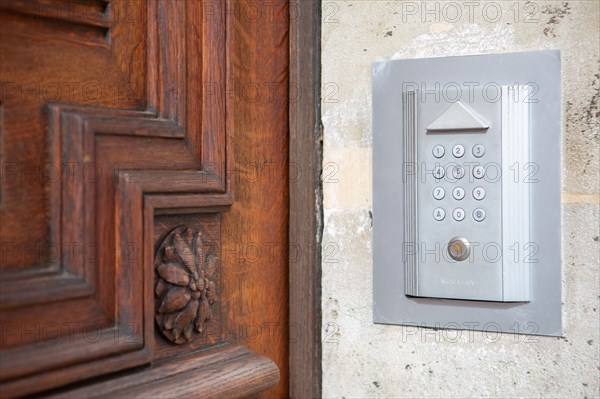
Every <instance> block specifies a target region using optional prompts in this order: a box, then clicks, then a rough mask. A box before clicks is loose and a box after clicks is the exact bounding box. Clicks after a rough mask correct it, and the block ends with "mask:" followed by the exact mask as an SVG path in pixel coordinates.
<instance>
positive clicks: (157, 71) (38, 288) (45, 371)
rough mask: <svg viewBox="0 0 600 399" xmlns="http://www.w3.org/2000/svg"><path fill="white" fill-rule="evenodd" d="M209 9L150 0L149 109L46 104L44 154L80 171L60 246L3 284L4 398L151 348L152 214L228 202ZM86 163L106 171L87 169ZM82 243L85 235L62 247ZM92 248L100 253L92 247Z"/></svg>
mask: <svg viewBox="0 0 600 399" xmlns="http://www.w3.org/2000/svg"><path fill="white" fill-rule="evenodd" d="M203 6H205V5H204V4H203V3H202V2H187V1H185V2H180V1H171V0H156V1H149V2H147V3H145V10H144V14H145V15H144V22H145V23H146V24H147V26H146V35H147V38H148V42H147V50H146V55H147V59H148V62H147V64H146V68H147V71H146V75H147V82H146V85H147V87H146V91H147V110H146V111H133V110H119V109H108V108H96V107H87V106H77V105H68V104H48V105H47V110H48V115H49V123H48V126H49V132H48V133H49V136H48V148H49V160H48V161H49V162H51V163H53V164H56V165H70V166H72V169H69V171H70V172H72V176H73V178H67V179H64V178H63V179H59V181H57V182H55V183H53V184H50V186H49V204H50V212H49V220H50V222H49V225H50V243H52V244H55V245H56V246H57V248H59V249H60V251H61V252H60V254H59V256H57V257H55V258H56V259H53V260H52V261H51V262H49V263H48V264H47V265H44V267H43V268H41V269H40V270H39V272H38V271H36V273H35V274H32V275H14V276H13V275H10V274H9V275H6V276H3V277H2V281H1V282H0V308H1V309H0V310H2V313H1V314H0V323H2V325H3V328H4V331H3V339H4V340H3V342H2V348H1V350H0V384H1V385H0V389H1V391H2V395H3V396H8V397H12V396H23V395H28V394H32V393H35V392H40V391H42V390H47V389H51V388H55V387H58V386H61V385H66V384H68V383H71V382H75V381H78V380H82V379H85V378H90V377H94V376H97V375H100V374H104V373H106V372H107V371H111V372H114V371H118V370H122V369H125V368H130V367H134V366H138V365H142V364H145V363H148V362H150V361H151V360H152V359H153V351H154V315H155V306H154V300H153V299H154V289H155V286H154V276H155V272H154V257H155V251H154V250H155V242H154V237H153V231H154V217H155V214H156V213H159V212H161V213H162V212H176V213H178V212H181V213H186V212H189V211H190V210H192V211H198V210H202V211H206V210H208V211H211V212H215V211H222V210H224V209H226V208H227V207H228V206H230V205H231V204H232V203H233V197H232V194H231V192H232V183H231V179H228V178H227V175H226V171H227V170H228V165H230V164H231V162H232V159H231V155H230V154H227V150H226V148H227V143H228V141H229V137H230V135H231V129H230V128H228V125H229V124H230V121H228V119H227V117H226V111H225V109H226V105H227V104H228V101H229V100H226V99H225V95H224V94H223V93H221V92H218V93H212V94H211V96H210V97H209V98H208V99H207V100H206V101H204V100H203V97H204V96H203V94H202V93H203V87H202V84H203V82H212V83H214V84H215V85H218V86H219V87H227V79H226V72H227V69H228V63H229V60H228V56H227V48H228V47H227V46H228V43H229V39H228V35H227V34H226V31H227V29H229V27H228V25H227V24H226V23H223V21H228V19H227V18H226V17H225V7H226V2H216V3H211V7H212V8H211V12H212V15H211V18H203V14H202V7H203ZM198 42H199V43H198ZM109 50H110V49H108V50H107V51H109ZM186 65H187V68H186ZM192 71H196V72H198V71H200V72H201V75H202V76H201V77H198V76H193V75H191V73H193V72H192ZM188 74H190V75H188ZM84 171H87V173H88V175H87V176H88V177H89V171H99V172H100V173H98V174H97V175H95V178H94V179H90V178H83V177H84V176H86V172H84ZM73 242H76V243H79V244H81V245H77V246H68V245H65V244H66V243H73ZM90 245H91V247H90ZM90 248H91V253H92V254H93V256H89V255H90V253H89V252H88V253H87V254H86V253H84V251H85V250H87V251H90ZM86 255H87V256H86ZM201 295H202V294H201ZM65 309H73V310H76V311H73V312H65ZM48 325H52V326H55V325H56V326H58V327H59V328H62V329H61V330H60V335H59V336H58V337H56V338H55V339H52V340H48V339H44V337H40V336H36V335H35V334H31V333H30V332H31V329H32V328H34V329H35V328H38V330H37V331H38V332H39V328H40V326H42V328H44V326H48ZM36 326H37V327H36ZM7 328H8V329H7ZM65 328H70V330H65ZM42 331H43V330H42ZM65 331H66V332H67V333H65ZM73 332H74V333H73ZM83 332H85V334H84V333H83ZM90 336H91V337H92V339H90ZM184 337H185V334H184ZM273 367H275V366H274V365H273Z"/></svg>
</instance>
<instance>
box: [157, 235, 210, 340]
mask: <svg viewBox="0 0 600 399" xmlns="http://www.w3.org/2000/svg"><path fill="white" fill-rule="evenodd" d="M217 267H218V258H217V257H216V256H215V255H212V254H207V253H206V251H205V242H204V241H203V240H202V233H200V232H197V231H194V230H192V229H190V228H187V227H185V226H179V227H176V228H175V229H173V230H172V231H171V232H170V233H169V234H168V235H167V236H166V237H165V239H164V240H163V242H162V243H161V245H160V247H159V248H158V251H157V252H156V256H155V259H154V270H155V277H156V285H155V290H154V293H155V308H156V316H155V320H156V324H157V325H158V328H159V329H160V331H161V332H162V333H163V335H164V336H165V337H166V338H167V339H168V340H169V341H171V342H173V343H175V344H183V343H186V342H189V341H191V340H192V339H193V338H194V335H197V334H199V333H202V331H203V328H204V326H205V324H206V323H208V322H209V321H210V320H211V319H212V317H213V310H214V306H215V302H216V299H217V288H216V284H215V279H216V274H217Z"/></svg>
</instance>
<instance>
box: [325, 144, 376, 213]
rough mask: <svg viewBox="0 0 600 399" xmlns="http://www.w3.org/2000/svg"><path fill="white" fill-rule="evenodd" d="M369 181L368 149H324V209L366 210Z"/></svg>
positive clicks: (370, 164) (370, 197)
mask: <svg viewBox="0 0 600 399" xmlns="http://www.w3.org/2000/svg"><path fill="white" fill-rule="evenodd" d="M372 180H373V179H372V163H371V149H370V148H325V151H324V159H323V206H324V208H325V209H348V208H365V207H370V206H371V199H372Z"/></svg>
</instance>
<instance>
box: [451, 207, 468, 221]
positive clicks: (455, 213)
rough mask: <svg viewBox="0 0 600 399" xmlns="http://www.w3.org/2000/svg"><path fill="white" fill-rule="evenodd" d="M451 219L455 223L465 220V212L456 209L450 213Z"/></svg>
mask: <svg viewBox="0 0 600 399" xmlns="http://www.w3.org/2000/svg"><path fill="white" fill-rule="evenodd" d="M452 217H453V218H454V220H456V221H457V222H460V221H462V220H463V219H464V218H465V210H464V209H462V208H456V209H455V210H454V211H452Z"/></svg>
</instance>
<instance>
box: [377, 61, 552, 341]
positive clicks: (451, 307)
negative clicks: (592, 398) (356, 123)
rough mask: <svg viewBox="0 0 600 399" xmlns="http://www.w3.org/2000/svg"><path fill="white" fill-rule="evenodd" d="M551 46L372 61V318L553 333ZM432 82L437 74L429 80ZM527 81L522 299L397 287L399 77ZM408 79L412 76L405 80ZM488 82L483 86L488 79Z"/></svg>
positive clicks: (422, 84) (424, 84)
mask: <svg viewBox="0 0 600 399" xmlns="http://www.w3.org/2000/svg"><path fill="white" fill-rule="evenodd" d="M560 76H561V75H560V52H559V51H537V52H525V53H508V54H493V55H475V56H460V57H444V58H427V59H410V60H391V61H381V62H375V63H374V64H373V76H372V83H373V319H374V322H375V323H382V324H401V325H411V326H421V327H434V328H451V329H468V330H484V331H485V330H489V331H493V332H505V333H522V334H529V335H550V336H560V335H561V333H562V327H561V316H562V315H561V203H560V193H561V101H560V98H561V83H560ZM436 83H437V84H438V85H437V86H436ZM515 84H519V85H527V86H529V87H531V88H532V89H533V93H532V98H533V99H534V103H531V104H530V117H531V122H530V123H531V130H530V135H531V136H530V137H531V142H530V146H531V152H530V162H532V163H535V164H536V165H537V167H538V170H537V175H536V177H537V178H538V180H539V181H538V182H537V183H536V184H532V185H531V187H530V190H531V191H530V195H531V204H532V205H531V210H530V212H531V214H530V223H531V241H532V242H535V243H536V244H537V245H538V246H539V252H538V253H537V254H536V257H535V259H536V260H537V263H532V264H531V300H530V301H529V302H520V303H502V302H489V301H486V302H484V301H468V300H456V299H433V298H418V297H409V296H406V295H405V290H404V285H405V281H404V280H405V278H404V267H403V261H402V259H403V243H404V228H403V227H404V214H403V206H404V205H403V199H404V191H403V184H402V181H403V180H402V170H403V158H402V154H403V136H402V131H403V130H402V126H403V123H404V121H403V116H402V96H403V91H405V89H406V87H407V85H408V86H409V87H418V88H424V89H426V90H432V89H435V88H436V87H438V88H439V89H440V90H442V95H443V90H444V88H446V87H450V88H455V87H456V85H458V86H459V87H462V88H471V87H472V88H473V90H483V89H485V88H486V87H487V88H488V89H489V88H490V87H492V86H496V87H499V86H507V85H515ZM410 85H412V86H410ZM490 90H491V89H490Z"/></svg>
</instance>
